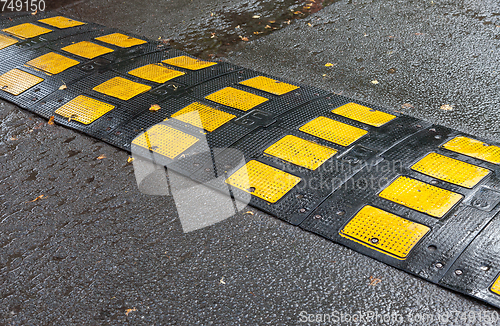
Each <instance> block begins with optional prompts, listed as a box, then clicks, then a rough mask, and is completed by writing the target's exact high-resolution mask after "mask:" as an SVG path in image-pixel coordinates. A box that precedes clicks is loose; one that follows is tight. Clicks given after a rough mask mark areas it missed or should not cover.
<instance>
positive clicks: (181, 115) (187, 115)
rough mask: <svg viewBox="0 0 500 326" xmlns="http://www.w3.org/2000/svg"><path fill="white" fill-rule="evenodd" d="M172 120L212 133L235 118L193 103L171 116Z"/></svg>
mask: <svg viewBox="0 0 500 326" xmlns="http://www.w3.org/2000/svg"><path fill="white" fill-rule="evenodd" d="M172 118H175V119H177V120H180V121H183V122H185V123H189V124H191V125H193V126H195V127H198V128H203V129H205V130H206V131H209V132H212V131H214V130H215V129H217V128H219V127H220V126H222V125H224V124H225V123H226V122H229V121H230V120H232V119H234V118H236V116H235V115H232V114H229V113H226V112H224V111H220V110H216V109H214V108H212V107H210V106H208V105H205V104H202V103H199V102H195V103H192V104H190V105H188V106H186V107H185V108H183V109H182V110H180V111H177V112H175V113H174V114H172Z"/></svg>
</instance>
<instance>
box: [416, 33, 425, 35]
mask: <svg viewBox="0 0 500 326" xmlns="http://www.w3.org/2000/svg"><path fill="white" fill-rule="evenodd" d="M415 35H424V33H415Z"/></svg>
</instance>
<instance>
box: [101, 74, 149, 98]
mask: <svg viewBox="0 0 500 326" xmlns="http://www.w3.org/2000/svg"><path fill="white" fill-rule="evenodd" d="M150 89H151V86H148V85H144V84H139V83H136V82H133V81H131V80H128V79H125V78H122V77H114V78H111V79H110V80H108V81H105V82H104V83H102V84H100V85H97V86H96V87H94V88H93V90H94V91H96V92H99V93H103V94H106V95H109V96H112V97H116V98H118V99H120V100H124V101H128V100H130V99H131V98H132V97H134V96H137V95H139V94H142V93H144V92H147V91H149V90H150Z"/></svg>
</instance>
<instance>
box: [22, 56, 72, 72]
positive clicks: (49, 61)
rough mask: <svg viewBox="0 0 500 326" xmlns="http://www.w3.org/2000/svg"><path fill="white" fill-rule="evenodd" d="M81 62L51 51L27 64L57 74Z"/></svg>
mask: <svg viewBox="0 0 500 326" xmlns="http://www.w3.org/2000/svg"><path fill="white" fill-rule="evenodd" d="M79 63H80V62H79V61H76V60H73V59H70V58H68V57H65V56H63V55H60V54H57V53H55V52H50V53H47V54H44V55H42V56H40V57H38V58H35V59H33V60H31V61H28V62H27V63H26V64H27V65H28V66H31V67H33V68H36V69H40V70H42V71H45V72H47V73H49V74H53V75H56V74H58V73H60V72H63V71H64V70H66V69H68V68H71V67H73V66H76V65H77V64H79Z"/></svg>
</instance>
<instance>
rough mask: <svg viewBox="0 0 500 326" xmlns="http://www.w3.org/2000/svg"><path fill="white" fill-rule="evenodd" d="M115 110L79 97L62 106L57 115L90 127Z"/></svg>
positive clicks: (101, 103) (88, 98) (111, 106)
mask: <svg viewBox="0 0 500 326" xmlns="http://www.w3.org/2000/svg"><path fill="white" fill-rule="evenodd" d="M114 108H115V106H114V105H111V104H108V103H104V102H101V101H98V100H95V99H93V98H90V97H87V96H84V95H79V96H77V97H76V98H74V99H72V100H71V101H69V102H68V103H66V104H64V105H63V106H61V107H60V108H59V109H57V110H56V111H55V113H56V114H58V115H60V116H63V117H65V118H68V119H70V120H75V121H78V122H81V123H83V124H86V125H88V124H90V123H92V122H94V121H95V120H96V119H98V118H100V117H102V116H103V115H104V114H106V113H107V112H109V111H111V110H113V109H114Z"/></svg>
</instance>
